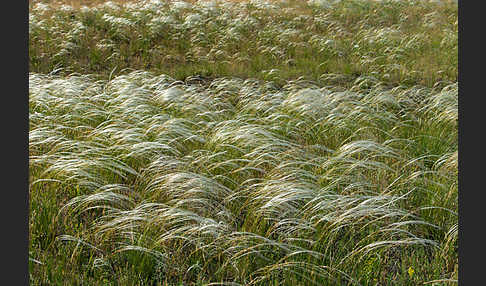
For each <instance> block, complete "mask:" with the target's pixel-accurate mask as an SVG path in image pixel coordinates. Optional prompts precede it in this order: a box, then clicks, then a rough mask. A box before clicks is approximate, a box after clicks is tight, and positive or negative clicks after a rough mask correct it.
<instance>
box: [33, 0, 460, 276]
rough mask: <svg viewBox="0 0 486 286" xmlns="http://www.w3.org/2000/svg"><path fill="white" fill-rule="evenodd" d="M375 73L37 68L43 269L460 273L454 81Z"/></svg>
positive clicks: (37, 210)
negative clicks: (347, 84)
mask: <svg viewBox="0 0 486 286" xmlns="http://www.w3.org/2000/svg"><path fill="white" fill-rule="evenodd" d="M232 5H233V4H232ZM194 79H196V78H193V79H192V80H194ZM365 81H366V78H360V79H359V80H357V81H356V82H355V83H354V85H353V86H352V87H351V88H350V89H347V90H343V89H342V88H340V87H335V86H325V87H320V86H318V85H317V84H315V83H312V82H309V81H305V80H293V81H287V82H286V83H285V84H283V85H282V86H281V87H279V86H276V85H275V84H273V83H272V82H266V81H259V80H255V79H246V80H245V79H240V78H230V77H226V78H218V79H215V80H212V81H209V82H204V84H200V83H197V81H194V82H193V81H191V80H188V81H187V82H183V81H178V80H176V79H174V78H172V77H170V76H168V75H156V74H153V73H150V72H146V71H134V72H131V73H128V74H125V75H120V76H114V77H113V78H111V79H108V80H98V79H96V78H95V77H92V76H86V75H79V74H73V75H70V76H55V75H43V74H38V73H31V74H30V75H29V116H30V118H29V120H30V131H29V159H30V160H29V165H30V168H29V170H30V194H31V210H30V220H29V223H30V246H29V250H30V262H29V263H30V273H31V282H32V284H33V285H37V284H42V283H48V284H56V283H65V281H70V283H74V284H81V283H88V284H100V283H102V284H103V283H104V284H122V285H131V284H144V285H145V284H147V285H149V284H150V285H172V284H174V283H181V284H184V285H186V284H188V285H200V284H210V285H277V284H278V285H280V284H282V285H376V284H380V285H392V284H394V285H416V284H419V283H423V282H428V283H433V281H457V233H458V231H457V210H458V208H457V160H458V153H457V96H458V93H457V83H453V84H450V85H446V86H444V87H442V88H441V87H438V86H436V87H435V88H427V87H423V86H413V87H403V86H401V87H397V88H394V89H389V88H387V87H386V86H384V85H382V84H380V83H379V82H377V83H374V84H373V85H366V86H364V84H363V82H365ZM410 267H412V269H414V272H413V273H414V274H413V275H412V274H409V273H408V270H409V268H410ZM198 283H199V284H198Z"/></svg>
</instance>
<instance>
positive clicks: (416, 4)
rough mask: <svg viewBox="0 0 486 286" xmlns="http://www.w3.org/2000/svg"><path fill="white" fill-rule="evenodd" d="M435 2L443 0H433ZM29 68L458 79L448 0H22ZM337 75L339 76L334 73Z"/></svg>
mask: <svg viewBox="0 0 486 286" xmlns="http://www.w3.org/2000/svg"><path fill="white" fill-rule="evenodd" d="M441 3H442V2H441ZM30 6H31V8H30V15H29V69H30V71H31V72H38V73H50V72H52V71H53V70H58V71H62V72H63V74H65V75H67V74H70V73H73V72H78V73H83V74H86V73H90V74H91V73H95V74H99V75H100V76H102V77H104V78H105V79H106V78H108V77H109V75H110V74H112V73H115V74H118V73H126V70H125V69H127V68H129V69H132V70H139V69H142V70H148V71H153V72H156V73H158V74H160V73H165V74H170V75H173V76H174V78H175V79H178V80H184V79H185V78H186V77H188V76H192V75H195V74H199V75H202V76H207V77H210V78H216V77H221V76H237V77H240V78H258V79H263V80H273V81H276V82H277V83H279V84H281V85H283V84H285V82H286V81H287V80H295V79H298V78H300V77H302V78H304V79H306V80H312V81H317V82H323V83H325V82H326V81H327V80H328V79H329V78H330V77H331V78H332V80H333V81H337V83H339V84H341V85H344V84H351V83H352V82H353V81H354V80H355V79H356V78H358V77H360V76H370V77H373V78H376V79H377V80H379V81H381V82H384V83H387V84H389V85H392V86H395V85H398V84H406V85H408V86H412V85H417V84H420V85H424V86H428V87H432V86H433V85H434V84H435V83H436V82H439V81H445V82H448V83H451V82H455V81H457V27H458V21H457V4H453V3H452V2H447V1H445V2H443V3H442V4H437V3H429V2H427V1H422V0H420V1H419V0H417V1H363V0H354V1H335V3H334V4H332V5H331V4H329V2H327V1H323V0H322V1H309V2H306V1H296V0H287V1H271V2H265V1H218V2H215V1H210V2H206V1H198V2H194V3H190V2H181V1H178V2H170V1H143V2H125V3H123V2H122V3H119V4H117V3H115V2H106V3H103V4H97V5H94V6H92V7H87V6H79V4H78V5H77V8H73V7H72V6H69V5H65V4H64V5H49V4H43V3H40V2H35V3H31V5H30ZM334 75H339V76H334Z"/></svg>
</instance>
